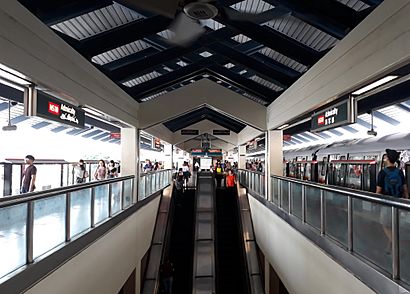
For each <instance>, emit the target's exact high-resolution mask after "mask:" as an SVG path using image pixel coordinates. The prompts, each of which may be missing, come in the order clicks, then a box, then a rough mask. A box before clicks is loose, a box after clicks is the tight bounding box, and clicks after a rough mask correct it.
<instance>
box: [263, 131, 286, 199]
mask: <svg viewBox="0 0 410 294" xmlns="http://www.w3.org/2000/svg"><path fill="white" fill-rule="evenodd" d="M266 148H267V152H266V180H267V181H266V184H267V187H268V189H266V193H267V194H266V195H267V196H268V197H267V199H268V200H272V199H271V195H272V193H271V191H272V190H271V189H272V187H271V185H272V181H271V180H270V176H271V175H276V176H282V175H283V131H279V130H274V131H268V132H266Z"/></svg>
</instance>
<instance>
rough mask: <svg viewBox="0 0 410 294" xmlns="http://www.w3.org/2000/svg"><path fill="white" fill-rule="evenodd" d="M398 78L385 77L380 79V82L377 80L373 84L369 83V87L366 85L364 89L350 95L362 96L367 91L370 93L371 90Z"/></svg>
mask: <svg viewBox="0 0 410 294" xmlns="http://www.w3.org/2000/svg"><path fill="white" fill-rule="evenodd" d="M398 77H399V76H392V75H391V76H386V77H384V78H382V79H380V80H377V81H375V82H373V83H371V84H370V85H367V86H365V87H363V88H360V89H359V90H356V91H354V92H353V93H352V95H361V94H363V93H365V92H368V91H370V90H372V89H374V88H377V87H379V86H381V85H384V84H386V83H388V82H390V81H392V80H394V79H397V78H398Z"/></svg>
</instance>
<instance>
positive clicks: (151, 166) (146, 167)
mask: <svg viewBox="0 0 410 294" xmlns="http://www.w3.org/2000/svg"><path fill="white" fill-rule="evenodd" d="M160 169H164V166H163V165H162V163H161V162H158V161H154V163H152V161H151V160H149V159H147V160H146V161H145V163H142V164H141V170H142V171H143V172H144V173H146V172H151V171H157V170H160Z"/></svg>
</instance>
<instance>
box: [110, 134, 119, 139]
mask: <svg viewBox="0 0 410 294" xmlns="http://www.w3.org/2000/svg"><path fill="white" fill-rule="evenodd" d="M110 139H121V133H110Z"/></svg>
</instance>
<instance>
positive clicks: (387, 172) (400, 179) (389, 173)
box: [376, 149, 409, 254]
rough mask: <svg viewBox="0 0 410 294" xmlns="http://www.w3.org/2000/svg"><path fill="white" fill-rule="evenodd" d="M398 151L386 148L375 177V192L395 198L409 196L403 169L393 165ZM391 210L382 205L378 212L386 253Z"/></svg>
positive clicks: (388, 250)
mask: <svg viewBox="0 0 410 294" xmlns="http://www.w3.org/2000/svg"><path fill="white" fill-rule="evenodd" d="M399 157H400V153H399V152H397V151H396V150H392V149H386V154H385V155H384V156H383V163H384V166H385V167H384V168H383V169H382V170H381V171H380V172H379V175H378V177H377V187H376V193H377V194H383V195H387V196H391V197H396V198H409V192H408V189H407V185H406V182H405V178H404V174H403V171H402V170H401V169H399V168H397V167H396V166H395V163H396V162H397V161H398V159H399ZM391 219H392V218H391V212H390V209H389V207H382V208H381V213H380V222H381V223H382V225H383V231H384V234H385V235H386V237H387V239H388V244H387V249H386V253H387V254H391V245H392V229H391Z"/></svg>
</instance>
